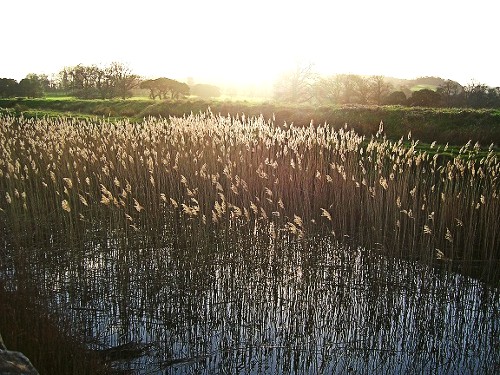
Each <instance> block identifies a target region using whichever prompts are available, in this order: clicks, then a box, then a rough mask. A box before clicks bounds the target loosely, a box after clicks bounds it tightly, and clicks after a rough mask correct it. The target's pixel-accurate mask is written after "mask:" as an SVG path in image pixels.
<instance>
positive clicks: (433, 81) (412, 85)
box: [385, 77, 463, 96]
mask: <svg viewBox="0 0 500 375" xmlns="http://www.w3.org/2000/svg"><path fill="white" fill-rule="evenodd" d="M385 79H386V81H387V82H388V83H390V84H392V86H393V87H394V90H398V91H403V92H404V93H405V94H406V95H407V96H408V95H411V93H412V92H413V91H418V90H422V89H430V90H434V91H436V90H437V88H438V87H439V86H441V85H443V84H445V83H446V82H447V81H448V80H447V79H444V78H440V77H419V78H416V79H403V78H395V77H385ZM452 82H453V83H455V84H457V85H458V86H460V87H462V85H460V84H459V83H458V82H455V81H452ZM462 88H463V87H462Z"/></svg>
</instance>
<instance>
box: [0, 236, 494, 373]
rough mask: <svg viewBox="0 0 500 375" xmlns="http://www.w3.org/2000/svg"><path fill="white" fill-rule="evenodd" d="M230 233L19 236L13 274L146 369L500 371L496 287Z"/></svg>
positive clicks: (317, 245)
mask: <svg viewBox="0 0 500 375" xmlns="http://www.w3.org/2000/svg"><path fill="white" fill-rule="evenodd" d="M205 236H206V233H205ZM220 236H221V237H220V238H219V237H218V236H217V235H213V236H212V237H210V238H203V239H200V238H199V237H198V236H196V235H194V234H193V236H192V237H191V238H180V237H179V236H176V237H175V238H168V237H167V238H166V239H165V237H164V236H153V235H147V236H146V235H144V236H142V237H141V236H135V237H134V236H132V235H130V234H129V235H126V236H124V235H123V234H122V233H114V234H112V235H109V234H106V233H92V234H89V233H87V234H85V235H83V236H81V237H82V238H81V239H80V240H78V241H75V240H74V239H72V240H71V241H72V242H70V241H69V240H63V239H54V238H50V239H45V240H42V239H36V240H32V239H31V240H30V241H25V242H26V244H24V245H23V241H22V240H19V239H18V242H17V243H16V244H12V243H10V242H5V243H4V244H3V245H2V246H3V249H1V250H2V259H3V260H2V263H0V266H1V269H0V271H1V275H2V278H3V279H4V280H7V281H8V283H7V285H9V288H11V289H16V288H25V289H31V290H34V291H37V293H38V295H39V297H40V300H43V301H46V302H45V303H46V304H47V307H48V308H49V309H51V310H54V311H57V312H58V313H59V314H60V316H61V317H65V318H66V319H69V320H70V321H71V322H73V326H74V327H75V332H76V331H77V332H78V333H79V334H83V335H84V337H87V338H88V342H89V346H91V347H92V348H94V349H95V350H100V351H101V352H102V353H103V355H105V356H107V358H108V359H109V360H114V365H115V367H116V368H120V369H129V370H132V371H131V373H135V374H196V373H200V374H213V373H230V374H235V373H240V374H276V373H283V374H287V373H290V374H335V373H338V374H345V373H355V374H374V373H404V374H421V373H438V374H441V373H443V374H444V373H449V374H452V373H453V374H455V373H467V374H481V373H493V372H494V371H495V370H496V371H498V370H500V368H499V363H500V352H499V347H500V313H499V311H500V298H499V290H498V288H496V287H494V286H491V285H490V286H488V285H485V284H482V283H480V282H479V281H477V280H474V279H472V278H468V277H465V276H462V275H459V274H455V273H452V272H449V271H447V270H445V269H433V268H429V267H427V266H423V265H420V264H418V263H414V262H406V261H403V260H397V259H388V258H385V257H382V256H375V255H369V254H367V253H366V252H364V251H362V250H360V249H353V248H349V247H348V246H337V245H335V244H334V243H333V242H332V241H329V240H328V239H324V238H323V239H320V240H317V241H311V242H309V243H307V244H306V243H303V242H295V241H291V240H290V239H288V238H286V237H284V238H279V239H277V240H276V241H274V242H272V243H269V242H264V241H262V239H261V238H259V236H245V237H241V235H238V236H237V235H236V234H234V233H233V234H231V233H229V234H228V233H224V234H223V235H220ZM27 237H29V236H27ZM262 237H265V236H262ZM267 241H268V240H267ZM35 244H36V245H35ZM120 345H123V346H122V347H121V349H122V350H116V351H112V350H110V349H109V348H114V347H117V346H120Z"/></svg>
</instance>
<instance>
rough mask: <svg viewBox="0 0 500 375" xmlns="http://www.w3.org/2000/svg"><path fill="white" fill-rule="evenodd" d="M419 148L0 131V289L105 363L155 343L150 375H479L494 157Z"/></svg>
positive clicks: (263, 134) (491, 306) (201, 130)
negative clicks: (66, 319)
mask: <svg viewBox="0 0 500 375" xmlns="http://www.w3.org/2000/svg"><path fill="white" fill-rule="evenodd" d="M418 146H419V142H418V141H417V140H415V139H413V138H412V136H411V134H408V135H407V136H405V138H401V139H399V140H390V139H388V138H386V136H385V132H384V124H382V123H381V124H380V126H379V129H378V132H376V134H374V135H373V136H371V137H367V136H363V135H361V134H359V133H358V132H356V131H354V130H351V129H349V128H347V126H345V127H340V128H336V129H335V128H334V127H333V126H330V125H328V124H324V125H313V124H311V125H310V126H296V125H293V124H287V123H284V124H276V123H274V122H273V121H272V120H268V119H266V118H264V117H263V116H259V117H246V116H244V115H240V116H220V115H215V114H213V113H212V112H211V111H206V112H201V113H199V114H191V115H186V116H183V117H170V118H153V117H148V118H145V119H144V120H143V121H142V122H137V123H133V122H130V121H128V120H120V121H116V122H110V121H107V120H105V119H75V118H66V117H51V118H49V117H45V118H24V117H22V116H21V117H17V116H11V115H8V114H6V115H2V116H1V117H0V224H1V225H2V226H3V228H2V229H3V230H2V233H3V234H2V246H3V247H2V248H0V251H2V252H4V254H2V255H3V256H2V259H3V260H2V261H1V262H0V278H2V279H4V280H5V285H6V288H7V289H9V290H18V291H19V290H24V291H26V290H27V289H30V290H31V289H32V292H33V293H35V294H36V295H41V296H44V297H45V298H46V300H48V301H49V302H46V303H45V305H46V306H47V308H54V309H56V310H57V309H60V310H62V313H61V314H62V315H66V316H67V315H70V313H69V312H68V310H71V311H73V314H74V316H75V317H76V318H74V319H76V320H78V321H79V322H80V324H81V326H82V328H81V330H82V331H83V333H82V332H80V334H82V335H84V336H85V335H88V336H92V337H94V339H95V340H97V341H99V340H102V341H105V342H106V343H107V345H108V346H115V345H116V346H119V345H122V344H126V343H127V340H132V341H133V340H136V341H138V340H142V339H144V337H146V339H145V341H146V342H148V345H149V343H153V344H155V343H157V342H161V343H162V345H163V346H158V347H155V348H154V349H148V350H150V355H151V356H154V357H155V358H159V359H157V360H156V362H155V365H154V366H156V367H155V368H156V369H157V371H158V373H160V371H164V370H165V369H166V368H169V367H170V366H174V365H175V366H177V365H180V364H182V365H190V366H191V365H192V366H201V367H196V368H197V369H198V370H199V369H200V368H205V369H207V368H208V369H212V370H213V369H214V368H216V367H217V366H223V368H225V369H228V368H229V369H234V370H236V368H237V367H238V366H241V367H239V368H244V369H245V371H248V372H251V371H254V370H252V366H254V365H255V363H261V364H262V363H264V362H265V363H267V364H268V365H269V366H270V367H269V368H267V370H266V369H261V372H262V373H273V371H277V370H279V371H282V372H286V371H288V372H292V373H293V372H294V371H297V372H298V373H300V372H301V371H304V372H307V371H313V372H314V371H316V372H318V373H320V372H321V371H330V372H332V373H335V372H337V373H341V372H346V371H351V370H353V369H358V370H359V371H360V372H359V373H371V372H373V371H376V369H380V368H382V369H386V370H387V371H390V369H393V370H394V369H395V368H398V369H400V370H401V371H404V370H405V369H406V370H407V369H409V368H415V367H412V366H414V365H415V364H417V368H420V369H422V371H424V370H430V369H433V368H434V369H435V368H437V367H436V366H438V367H439V368H440V369H441V370H442V371H443V372H446V371H449V372H451V373H453V372H457V371H458V370H460V371H464V370H469V371H473V372H475V371H483V370H485V371H486V370H489V369H491V368H492V366H494V365H495V363H496V365H498V352H497V351H495V350H496V349H495V348H496V347H498V332H499V331H498V330H499V327H498V308H497V307H498V303H499V302H498V301H499V300H498V286H499V284H498V281H499V276H500V275H499V269H500V227H499V226H498V222H499V221H500V196H499V194H500V185H499V180H498V175H499V173H500V161H499V160H498V153H497V152H496V151H495V150H494V149H493V148H492V147H490V149H482V148H481V147H480V146H479V144H473V143H467V144H464V145H463V146H462V147H460V148H458V149H456V150H454V151H453V152H450V149H449V148H448V146H444V145H436V144H434V143H432V144H430V145H429V146H428V147H427V148H426V149H425V150H421V149H419V148H418ZM405 267H406V268H405ZM441 271H443V272H444V276H442V275H441V274H440V272H441ZM452 271H453V272H452ZM456 272H457V273H456ZM456 275H461V276H456ZM469 276H472V277H473V278H474V279H469V278H468V277H469ZM103 280H104V281H103ZM478 280H480V281H478ZM488 288H491V289H488ZM391 293H393V294H394V295H393V294H391ZM476 294H477V296H474V297H471V296H473V295H476ZM479 294H480V295H481V296H480V297H479ZM476 297H477V298H479V299H480V300H481V301H479V302H477V304H478V306H480V308H479V307H477V308H476V307H474V306H472V305H471V306H472V307H471V308H470V309H469V307H470V306H468V307H467V315H466V316H465V315H463V311H462V310H460V309H464V308H465V307H464V306H465V305H462V303H465V302H464V301H469V299H468V298H471V300H472V298H476ZM238 301H240V302H238ZM423 301H426V302H425V303H423ZM467 303H469V302H467ZM474 303H476V302H474ZM447 304H452V305H453V306H451V307H450V306H449V305H447ZM471 304H472V302H471ZM266 306H267V308H266ZM426 306H427V307H426ZM459 310H460V311H461V312H460V313H459V312H458V311H459ZM320 311H325V314H326V315H325V314H323V313H320ZM328 311H329V312H328ZM107 314H110V315H113V314H114V315H113V316H109V315H107ZM389 314H395V315H394V317H393V316H390V315H389ZM457 316H460V317H461V318H458V320H459V324H457V325H455V323H454V322H455V320H454V319H455V318H456V317H457ZM353 317H354V318H353ZM352 319H355V320H354V321H353V320H352ZM469 319H470V320H469ZM481 322H482V323H481ZM107 323H109V324H107ZM469 323H470V325H469ZM478 324H479V325H481V324H484V326H481V329H476V328H477V327H476V328H471V327H473V326H474V325H478ZM226 325H227V326H226ZM439 327H440V328H439ZM457 327H458V328H457ZM453 328H457V329H459V332H458V331H457V332H458V334H459V335H460V336H456V334H457V333H456V332H455V333H453V332H450V331H449V329H453ZM483 328H484V329H483ZM472 331H473V332H479V331H481V332H483V333H484V336H481V335H478V336H474V335H470V337H469V338H465V336H468V335H469V333H467V332H472ZM400 332H402V333H400ZM106 335H108V336H106ZM406 335H409V336H411V337H413V338H414V339H413V340H411V339H408V337H407V336H406ZM96 337H97V338H96ZM131 337H132V338H133V339H131ZM302 337H304V340H305V341H301V339H300V338H302ZM369 338H370V339H369ZM318 340H319V341H318ZM370 340H372V341H370ZM463 340H466V341H463ZM467 340H469V341H467ZM369 341H370V342H369ZM313 343H316V344H313ZM463 345H468V351H465V352H463V353H462V351H461V350H459V349H458V348H462V346H463ZM97 347H99V346H97ZM485 347H486V348H487V349H486V350H484V348H485ZM148 348H149V346H148ZM374 348H377V349H376V350H375V349H374ZM387 348H389V349H387ZM106 350H107V349H106ZM338 351H342V353H353V356H350V355H348V354H344V355H343V356H337V355H335V353H338ZM359 351H362V353H363V356H364V358H365V359H366V361H364V362H358V361H359V358H360V357H361V356H360V355H358V354H357V353H359ZM151 353H153V354H151ZM214 353H217V355H215V354H214ZM284 353H287V355H284ZM373 353H376V355H377V357H376V358H375V359H374V357H373V356H372V355H375V354H373ZM427 353H431V354H427ZM456 353H461V354H460V355H458V354H456ZM427 355H430V356H431V357H432V358H430V359H429V358H428V357H426V356H427ZM478 356H480V359H479V360H478V358H479V357H478ZM339 358H340V359H339ZM143 361H148V359H146V360H143ZM266 361H268V362H266ZM283 361H284V362H283ZM200 363H204V365H200ZM139 366H142V367H143V368H144V367H148V366H152V365H151V363H144V362H141V363H140V364H139ZM203 366H204V367H203ZM301 366H302V367H301ZM394 366H396V367H394ZM429 366H430V367H429ZM245 371H244V372H245ZM185 373H188V370H186V372H185Z"/></svg>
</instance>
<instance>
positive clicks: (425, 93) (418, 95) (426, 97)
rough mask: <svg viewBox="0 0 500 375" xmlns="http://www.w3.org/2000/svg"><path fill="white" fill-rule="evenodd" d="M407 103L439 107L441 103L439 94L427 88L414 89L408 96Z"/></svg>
mask: <svg viewBox="0 0 500 375" xmlns="http://www.w3.org/2000/svg"><path fill="white" fill-rule="evenodd" d="M408 104H410V105H411V106H419V107H439V106H440V105H441V95H439V93H437V92H436V91H433V90H429V89H422V90H418V91H414V92H413V94H412V96H411V97H410V98H408Z"/></svg>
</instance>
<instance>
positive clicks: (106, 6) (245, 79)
mask: <svg viewBox="0 0 500 375" xmlns="http://www.w3.org/2000/svg"><path fill="white" fill-rule="evenodd" d="M497 4H500V3H499V2H498V1H497V0H475V1H467V2H465V1H464V2H459V1H456V0H453V1H448V0H419V1H411V2H410V1H402V0H377V1H374V0H344V1H336V0H330V1H317V0H307V1H274V0H265V1H261V0H251V1H250V0H247V1H238V0H211V1H210V0H199V1H194V0H177V1H169V0H163V1H153V0H141V1H134V0H130V1H129V2H126V1H123V0H120V1H115V0H99V1H97V0H85V1H76V0H45V1H44V0H16V1H3V2H2V4H1V5H0V11H1V13H2V22H1V23H0V35H1V36H2V37H1V44H0V46H1V47H0V48H1V50H0V51H1V52H0V77H6V78H15V79H17V80H20V79H22V78H24V77H25V76H26V74H28V73H37V74H40V73H45V74H48V75H50V74H52V73H57V72H59V71H60V70H61V69H62V68H64V67H65V66H75V65H77V64H79V63H81V64H84V65H91V64H97V65H100V64H102V65H107V64H109V63H111V62H113V61H118V62H121V63H124V64H125V65H127V66H128V67H130V69H131V70H132V71H133V73H135V74H139V75H141V76H144V77H151V78H156V77H159V76H166V77H169V78H174V79H178V80H186V79H187V77H192V78H193V79H194V80H195V81H196V82H204V83H219V82H220V81H225V82H233V83H255V84H258V83H261V82H262V81H264V80H274V79H275V78H276V77H277V76H278V75H279V74H281V73H283V72H284V71H288V70H291V69H293V68H295V67H296V66H297V64H299V65H302V66H304V65H308V64H313V68H314V70H315V71H316V72H319V73H321V74H325V75H333V74H336V73H353V74H363V75H364V74H366V75H373V74H377V75H378V74H381V75H386V76H394V77H398V78H416V77H420V76H439V77H442V78H449V79H453V80H456V81H458V82H460V83H461V84H468V83H470V82H471V80H474V81H476V82H480V83H484V84H487V85H489V86H500V69H499V68H498V66H500V63H499V61H498V36H499V35H500V29H499V28H498V17H499V14H500V12H499V10H500V5H497Z"/></svg>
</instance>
